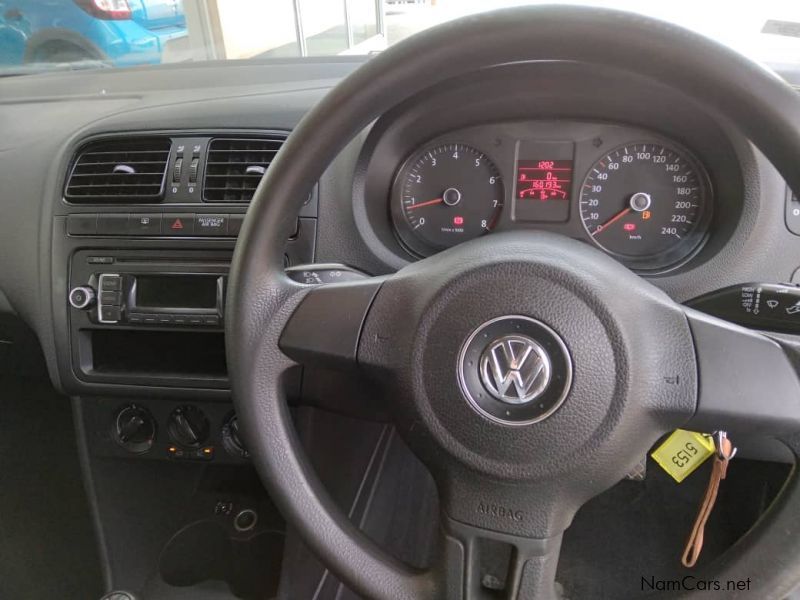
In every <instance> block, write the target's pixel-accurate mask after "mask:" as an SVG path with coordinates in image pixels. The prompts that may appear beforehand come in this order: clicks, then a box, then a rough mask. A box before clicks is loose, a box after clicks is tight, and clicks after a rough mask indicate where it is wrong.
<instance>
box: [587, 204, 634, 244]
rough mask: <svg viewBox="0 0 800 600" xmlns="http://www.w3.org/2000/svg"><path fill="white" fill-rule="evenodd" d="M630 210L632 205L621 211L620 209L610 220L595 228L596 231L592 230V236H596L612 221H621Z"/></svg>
mask: <svg viewBox="0 0 800 600" xmlns="http://www.w3.org/2000/svg"><path fill="white" fill-rule="evenodd" d="M629 212H631V207H630V206H629V207H627V208H624V209H623V210H621V211H619V212H618V213H617V214H615V215H614V216H613V217H611V218H610V219H609V220H608V221H606V222H605V223H603V224H602V225H598V226H597V229H595V230H594V232H592V237H594V236H596V235H597V234H598V233H600V232H601V231H603V230H604V229H606V228H607V227H608V226H609V225H611V224H612V223H615V222H617V221H619V220H620V219H621V218H622V217H624V216H625V215H627V214H628V213H629Z"/></svg>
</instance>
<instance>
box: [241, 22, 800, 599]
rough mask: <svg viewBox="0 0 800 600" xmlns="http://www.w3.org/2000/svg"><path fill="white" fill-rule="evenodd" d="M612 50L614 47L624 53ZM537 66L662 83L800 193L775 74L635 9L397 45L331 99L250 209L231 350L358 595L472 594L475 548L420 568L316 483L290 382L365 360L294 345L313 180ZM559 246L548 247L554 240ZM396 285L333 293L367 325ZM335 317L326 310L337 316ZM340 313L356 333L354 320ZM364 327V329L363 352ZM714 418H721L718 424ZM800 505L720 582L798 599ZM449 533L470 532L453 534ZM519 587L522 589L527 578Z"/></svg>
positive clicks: (279, 456) (273, 447)
mask: <svg viewBox="0 0 800 600" xmlns="http://www.w3.org/2000/svg"><path fill="white" fill-rule="evenodd" d="M609 40H615V43H614V44H609V43H608V41H609ZM531 59H548V60H565V61H577V62H587V63H593V62H594V63H598V62H599V63H604V64H612V65H614V66H616V67H618V68H620V69H622V70H626V71H629V72H631V73H634V74H637V75H641V76H644V77H649V78H657V79H659V80H660V81H661V82H662V83H665V84H667V85H671V86H673V87H675V88H676V89H679V90H680V91H682V92H683V93H685V94H686V95H687V96H690V97H692V98H694V99H695V100H697V101H699V102H700V103H701V104H702V105H704V106H706V107H708V108H710V109H711V110H712V111H716V112H717V113H718V114H720V115H721V116H723V117H725V118H727V119H729V120H730V121H732V122H735V123H736V124H737V126H738V127H739V128H740V129H741V130H742V131H743V132H744V133H745V134H747V135H748V136H749V137H750V139H751V140H752V141H753V142H754V143H755V144H756V146H758V147H759V148H760V149H761V150H762V151H763V152H764V154H765V155H766V156H767V157H768V158H769V159H770V160H771V161H772V163H773V164H774V165H775V166H776V167H777V168H778V170H779V171H780V172H781V174H782V175H783V176H784V177H785V179H786V180H787V181H788V182H789V183H790V185H791V186H792V187H793V188H794V189H800V170H797V169H795V166H796V158H797V157H800V111H797V106H798V103H797V98H796V93H795V92H794V91H793V90H792V89H791V88H790V87H789V86H788V85H787V84H785V83H784V82H783V81H781V80H780V79H778V78H777V76H775V75H774V74H772V73H771V72H769V71H767V70H765V69H764V68H762V67H761V66H759V65H757V64H756V63H753V62H751V61H749V60H748V59H746V58H744V57H742V56H740V55H738V54H736V53H735V52H733V51H731V50H729V49H727V48H725V47H723V46H721V45H718V44H716V43H715V42H712V41H710V40H707V39H705V38H703V37H701V36H699V35H697V34H694V33H691V32H689V31H686V30H684V29H682V28H679V27H676V26H673V25H669V24H666V23H663V22H661V21H656V20H653V19H650V18H646V17H642V16H637V15H632V14H629V13H623V12H619V11H614V10H607V9H589V8H578V7H552V6H539V7H526V8H515V9H506V10H500V11H495V12H493V13H487V14H484V15H480V16H476V17H467V18H464V19H460V20H458V21H454V22H451V23H447V24H444V25H441V26H439V27H436V28H434V29H431V30H429V31H427V32H424V33H422V34H419V35H417V36H414V37H413V38H410V39H409V40H406V41H404V42H402V43H400V44H398V45H396V46H393V47H392V48H390V49H389V50H387V51H386V52H384V53H382V54H381V55H379V56H377V57H375V58H373V59H371V60H370V61H369V62H367V63H366V64H365V65H363V66H362V67H361V68H359V69H358V70H357V71H356V72H354V73H353V74H352V75H350V76H349V77H347V78H346V79H345V80H343V81H342V82H341V83H340V84H339V85H337V86H336V87H335V88H334V89H333V90H332V91H331V92H329V93H328V94H327V95H326V96H325V97H324V98H323V99H322V100H321V101H320V102H319V104H317V105H316V106H315V107H314V108H313V109H312V110H311V111H310V112H309V113H308V114H307V115H306V116H305V117H304V118H303V120H302V121H301V122H300V123H299V125H298V126H297V128H296V129H295V130H294V132H293V133H292V135H291V136H290V137H289V139H288V140H287V142H286V143H285V145H284V147H283V148H282V150H281V152H280V153H279V155H278V156H277V157H276V160H275V161H274V162H273V163H272V165H271V167H270V169H269V171H268V173H267V175H266V176H265V177H264V179H263V181H262V183H261V185H260V186H259V188H258V190H257V192H256V195H255V197H254V199H253V202H252V204H251V206H250V210H249V212H248V216H247V219H246V221H245V224H244V227H243V229H242V232H241V235H240V237H239V242H238V244H237V248H236V252H235V255H234V260H233V264H232V268H231V278H230V284H229V287H228V303H227V306H228V317H227V319H226V323H227V325H226V339H227V342H226V343H227V352H228V363H229V367H230V372H231V373H230V374H231V383H232V388H233V393H234V400H235V403H236V408H237V412H238V414H239V415H240V422H241V424H242V427H243V430H244V433H245V436H246V438H247V440H248V446H249V448H250V451H251V454H252V456H253V460H254V463H255V466H256V468H257V470H258V472H259V474H260V476H261V478H262V480H263V481H264V483H265V484H266V485H267V487H268V488H269V490H270V492H271V494H272V496H273V498H274V500H275V501H276V503H277V504H278V506H279V507H280V509H281V510H282V512H283V514H284V516H285V517H286V518H287V519H288V520H290V521H292V522H293V524H294V525H295V526H296V527H297V529H298V531H299V532H300V534H301V536H302V537H303V539H304V540H305V541H306V542H307V543H308V544H309V546H310V547H311V548H312V550H313V551H314V552H315V553H316V554H317V555H318V556H319V557H321V558H322V560H323V562H324V563H326V565H327V566H329V567H330V568H331V569H332V570H333V571H334V572H335V573H336V574H337V575H338V576H339V577H341V578H342V579H343V580H344V581H345V582H346V583H347V584H348V585H350V586H352V587H353V588H354V589H355V590H357V591H359V592H361V593H362V594H364V595H366V596H368V597H371V598H435V597H448V598H452V597H459V596H461V595H466V596H467V597H468V596H469V589H468V586H467V585H465V584H464V583H463V580H462V576H461V575H460V576H458V577H455V576H452V574H451V575H448V569H452V565H453V564H454V563H453V560H452V559H453V556H454V555H463V554H464V553H465V548H464V546H463V545H461V546H459V543H457V542H454V543H453V544H446V547H445V548H444V550H445V551H444V558H443V560H442V561H441V564H439V565H437V567H436V568H434V569H432V570H431V571H428V572H419V571H416V570H413V569H411V568H409V567H407V566H405V565H403V564H401V563H399V562H398V561H396V560H394V559H392V558H391V557H389V556H388V555H387V554H386V553H385V552H383V551H382V550H380V549H379V548H378V547H377V546H376V545H375V544H374V543H373V542H371V541H370V540H368V539H367V538H366V537H365V536H364V535H363V534H362V533H361V532H359V531H358V529H357V528H356V527H355V526H354V525H352V524H351V523H350V522H349V521H348V520H347V518H346V516H345V515H344V514H343V513H342V512H341V511H339V510H338V509H337V508H336V507H335V506H334V504H333V502H332V500H331V499H330V497H329V496H328V494H327V493H326V491H325V490H324V488H323V486H322V485H321V483H320V482H319V480H318V478H317V477H316V475H315V474H314V472H313V469H312V468H311V466H310V465H309V463H308V461H307V460H306V458H305V456H304V453H303V451H302V449H301V446H300V443H299V440H298V439H297V436H296V434H295V432H294V427H293V424H292V421H291V417H290V414H289V411H288V408H287V405H286V401H285V385H286V373H287V371H288V369H289V368H290V367H291V366H293V365H294V364H296V363H297V362H298V360H302V359H304V358H308V359H309V360H313V359H315V358H317V357H318V356H317V355H322V354H328V355H334V356H333V362H334V363H337V362H339V363H341V364H345V363H349V362H351V361H350V357H343V356H339V355H338V354H339V351H338V349H335V350H334V351H333V352H327V349H328V346H329V345H330V340H328V341H327V342H323V346H325V344H326V343H327V344H328V346H325V347H324V348H322V349H320V348H316V349H312V350H309V349H308V348H298V347H296V345H293V344H292V343H291V340H289V341H288V342H287V343H283V344H281V343H280V342H281V340H283V341H284V342H286V326H287V324H289V323H290V322H291V321H292V319H293V316H296V311H298V310H301V309H302V308H303V307H306V315H308V314H309V313H308V308H307V307H308V303H307V302H306V301H307V300H309V299H310V298H312V295H311V294H310V291H309V288H308V287H307V286H302V285H300V284H296V283H294V282H292V281H291V280H290V279H289V278H288V277H287V276H286V275H285V273H284V272H283V245H284V240H285V239H287V238H288V236H289V235H290V233H291V231H292V227H293V223H294V220H295V218H296V215H297V213H298V212H299V210H300V207H301V205H302V202H303V199H304V198H305V197H307V195H308V193H309V192H310V190H311V188H312V187H313V184H314V182H315V181H317V180H318V179H319V177H320V176H321V175H322V173H323V171H324V170H325V168H326V167H327V166H328V165H329V164H330V163H331V162H332V161H333V159H334V158H335V156H336V155H337V154H338V153H339V152H340V151H341V150H342V149H343V148H344V146H345V145H346V143H347V142H349V141H350V140H351V139H352V138H353V137H354V136H355V135H356V134H357V133H358V132H359V131H361V130H362V129H363V128H364V127H366V126H368V124H369V123H370V122H372V121H373V120H374V119H375V118H377V117H378V116H380V115H381V114H383V113H384V112H386V111H387V110H389V109H390V108H392V107H394V106H395V105H397V104H399V103H400V102H402V101H403V100H405V99H407V98H409V97H411V96H413V95H415V94H416V93H419V92H420V91H422V90H424V89H426V88H428V87H430V86H432V85H434V84H435V83H438V82H440V81H442V80H445V79H449V78H451V77H456V76H458V75H462V74H464V73H466V72H472V71H476V70H478V69H481V68H486V67H491V66H495V65H499V64H504V63H509V62H517V61H528V60H531ZM552 241H553V240H552V239H549V238H548V239H545V240H544V242H542V243H543V244H547V243H550V242H552ZM554 243H558V242H554ZM569 251H570V252H571V251H572V250H571V249H569ZM444 260H447V259H446V258H445V259H444ZM421 268H424V267H421ZM609 268H613V267H609ZM384 283H385V280H383V279H377V280H371V283H370V284H367V285H366V286H357V287H354V288H352V289H345V290H344V291H338V292H336V291H334V293H339V294H343V296H340V297H339V299H344V302H343V304H346V303H350V302H353V301H354V302H355V303H356V305H358V306H362V307H363V311H364V312H363V314H360V315H357V316H358V318H359V319H361V318H362V317H364V315H366V313H367V311H368V310H369V309H370V306H371V304H372V303H373V302H374V301H375V298H376V295H377V294H378V290H379V288H380V287H381V286H382V285H383V284H384ZM643 295H647V294H646V293H644V292H643ZM319 298H320V300H318V301H317V304H320V303H321V304H323V305H325V306H331V305H332V301H331V299H332V298H335V296H327V297H325V298H324V301H323V299H322V296H319ZM311 308H312V309H313V308H314V307H313V306H312V307H311ZM316 308H317V309H319V307H318V306H317V307H316ZM312 312H313V311H312ZM318 312H319V310H317V313H318ZM314 314H316V313H314ZM312 316H313V315H312ZM331 316H332V315H331V314H328V315H327V317H328V318H329V319H330V317H331ZM339 316H341V317H342V319H341V320H342V322H343V323H344V322H347V318H346V316H344V315H339ZM686 317H687V318H688V319H689V320H690V321H691V320H694V321H695V323H696V325H693V326H692V333H693V335H694V338H695V339H694V344H695V346H696V347H697V348H698V353H700V349H701V347H702V346H703V344H705V342H704V341H703V339H710V338H711V337H718V335H719V332H720V326H719V324H715V323H711V324H708V323H700V320H701V318H700V317H699V316H697V315H693V314H692V313H691V312H687V314H686ZM311 321H312V322H313V318H311ZM295 322H296V320H295ZM362 325H363V323H361V322H359V324H358V327H359V329H358V330H357V335H356V338H355V343H356V345H358V343H359V337H358V336H359V335H361V329H360V327H361V326H362ZM475 325H477V323H475ZM334 330H336V328H335V327H334ZM723 330H724V328H723ZM703 331H708V332H709V333H708V337H707V338H702V339H699V338H698V336H702V335H705V334H703V333H702V332H703ZM731 335H734V334H731ZM735 335H737V336H740V335H743V334H741V333H740V332H735ZM753 335H755V334H753ZM290 337H291V336H290ZM345 337H346V336H345ZM737 339H739V338H738V337H737ZM742 339H747V340H749V339H750V338H748V337H746V336H745V337H744V338H742ZM753 343H760V340H758V341H753ZM765 348H766V346H765ZM767 350H768V351H769V352H774V351H775V348H774V347H772V346H769V348H768V349H767ZM354 352H355V353H356V354H357V353H358V352H359V349H358V348H356V350H355V351H354ZM289 355H291V356H292V358H290V357H289ZM328 358H331V356H328ZM701 358H702V356H699V357H698V360H700V359H701ZM778 362H780V361H778ZM700 363H701V367H702V368H706V369H708V368H716V367H714V365H712V367H708V365H707V364H706V366H705V367H704V366H703V362H702V360H700ZM707 372H710V371H707ZM787 377H788V375H787ZM787 385H788V384H787ZM774 408H775V410H777V411H778V415H777V416H775V417H774V418H772V421H771V422H770V425H771V426H774V427H773V428H772V429H771V430H770V431H769V433H774V434H775V435H776V436H779V437H782V438H783V439H784V441H786V443H787V444H788V445H789V446H790V447H791V448H792V450H793V451H794V452H795V454H797V449H798V448H800V446H798V444H796V443H795V438H794V437H792V436H791V435H789V434H791V433H792V432H793V431H797V430H800V428H795V425H797V424H798V423H800V410H798V411H797V412H796V413H795V412H792V414H785V413H784V412H781V411H783V407H774ZM787 410H788V409H787ZM710 413H714V411H713V410H712V411H710ZM714 414H716V417H719V413H714ZM689 416H691V415H689ZM779 417H780V419H779ZM777 421H781V422H780V423H777ZM701 422H702V419H701ZM797 506H800V489H799V488H798V485H797V478H796V477H794V476H792V478H791V479H790V480H789V482H788V483H787V485H786V488H785V490H784V492H783V493H782V495H781V497H780V499H779V500H778V501H777V502H776V505H775V507H774V508H773V509H771V511H770V513H769V514H768V515H767V516H765V518H764V519H762V521H761V522H760V523H759V526H758V527H757V528H756V529H754V530H753V531H752V532H751V533H749V534H748V535H747V536H746V537H745V538H744V539H743V540H741V541H740V543H739V544H737V545H736V547H735V548H734V549H732V550H731V551H729V552H728V553H727V554H726V555H725V556H724V557H723V558H722V559H721V561H720V562H719V564H718V565H717V568H716V571H715V576H717V577H722V576H725V574H728V576H730V577H731V578H732V577H734V575H735V577H736V578H742V576H743V574H749V573H751V574H752V577H753V578H754V579H758V581H760V582H761V583H762V584H763V585H762V586H761V587H759V588H758V589H757V591H756V593H757V595H758V597H761V598H763V597H767V596H769V597H773V596H774V597H778V596H779V595H780V594H783V593H786V592H788V591H789V590H790V589H791V588H792V587H793V586H794V585H795V584H796V583H797V577H794V576H792V575H791V571H792V569H786V568H780V567H781V566H782V565H781V561H775V560H765V559H763V558H761V557H760V555H759V553H758V552H754V548H756V546H757V547H758V548H775V549H780V550H781V552H782V554H784V555H785V553H786V550H787V549H788V548H791V549H792V550H794V551H800V541H797V540H798V539H800V536H797V535H793V536H789V535H788V534H787V532H795V533H796V532H797V529H798V528H800V526H799V525H798V524H797V523H793V522H792V519H791V518H790V515H789V513H788V511H787V507H797ZM450 526H451V527H458V525H457V524H453V523H451V524H450ZM553 537H554V538H560V535H559V534H557V535H554V536H553ZM447 539H454V538H447ZM543 539H544V540H545V541H542V540H543ZM547 539H549V538H542V539H537V540H536V543H535V544H533V545H534V546H535V547H534V548H532V549H530V553H529V554H528V555H526V557H525V558H526V560H530V561H531V564H533V565H534V568H533V570H534V571H537V572H540V571H541V572H545V571H546V572H548V573H549V575H551V576H552V575H553V574H554V572H555V564H553V561H552V555H551V554H549V553H548V550H547V548H545V546H547V545H548V543H549V542H547V541H546V540H547ZM517 549H518V550H519V549H520V548H519V546H518V547H517ZM776 551H777V550H776ZM764 556H766V553H765V554H764ZM462 558H463V556H462ZM458 564H461V563H458ZM526 564H527V563H526ZM520 568H521V567H520ZM462 575H463V574H462ZM539 575H541V573H537V575H536V582H538V581H539ZM544 579H545V580H546V579H547V577H545V578H544ZM453 582H456V583H455V587H454V586H453V585H454V584H453ZM518 583H519V585H520V586H523V581H522V575H520V580H519V582H518ZM531 589H532V590H533V595H534V596H535V597H540V596H541V595H549V594H550V593H551V592H550V591H549V589H548V588H539V587H537V584H536V583H534V584H533V585H532V588H531ZM765 591H768V593H767V594H765ZM515 597H516V596H515Z"/></svg>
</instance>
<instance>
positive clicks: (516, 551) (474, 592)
mask: <svg viewBox="0 0 800 600" xmlns="http://www.w3.org/2000/svg"><path fill="white" fill-rule="evenodd" d="M442 536H443V543H442V549H443V558H442V560H443V564H442V568H443V572H444V579H445V582H444V589H445V594H444V596H445V597H446V598H450V599H453V600H487V599H490V598H492V599H496V598H498V597H503V598H508V599H509V600H534V599H536V600H539V599H542V600H551V599H555V598H557V597H558V595H557V593H556V582H555V576H556V568H557V566H558V557H559V552H560V550H561V534H558V535H555V536H553V537H550V538H544V539H541V538H527V537H521V536H516V535H511V534H507V533H500V532H497V531H492V530H489V529H483V528H481V527H476V526H474V525H467V524H465V523H461V522H459V521H454V520H453V519H449V518H447V517H443V522H442ZM487 564H488V565H489V566H487Z"/></svg>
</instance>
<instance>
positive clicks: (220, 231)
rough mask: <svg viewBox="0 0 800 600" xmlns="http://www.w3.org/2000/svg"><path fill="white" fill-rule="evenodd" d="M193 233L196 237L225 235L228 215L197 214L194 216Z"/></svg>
mask: <svg viewBox="0 0 800 600" xmlns="http://www.w3.org/2000/svg"><path fill="white" fill-rule="evenodd" d="M194 232H195V234H196V235H220V236H222V235H227V234H228V215H206V214H198V215H196V216H195V222H194Z"/></svg>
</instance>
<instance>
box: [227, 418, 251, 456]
mask: <svg viewBox="0 0 800 600" xmlns="http://www.w3.org/2000/svg"><path fill="white" fill-rule="evenodd" d="M222 446H223V447H224V448H225V450H226V451H227V452H228V454H230V455H231V456H235V457H236V458H250V452H249V451H248V450H247V447H246V446H245V445H244V440H242V434H241V433H240V432H239V417H237V416H236V413H233V412H232V413H230V414H229V415H228V417H227V418H226V419H225V423H223V424H222Z"/></svg>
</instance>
